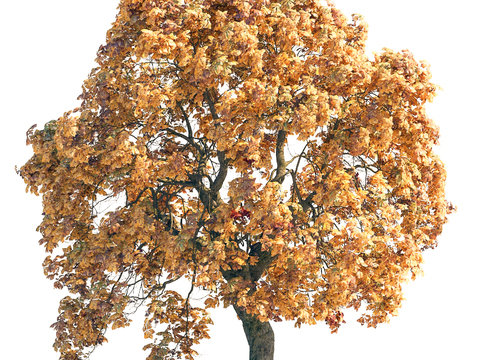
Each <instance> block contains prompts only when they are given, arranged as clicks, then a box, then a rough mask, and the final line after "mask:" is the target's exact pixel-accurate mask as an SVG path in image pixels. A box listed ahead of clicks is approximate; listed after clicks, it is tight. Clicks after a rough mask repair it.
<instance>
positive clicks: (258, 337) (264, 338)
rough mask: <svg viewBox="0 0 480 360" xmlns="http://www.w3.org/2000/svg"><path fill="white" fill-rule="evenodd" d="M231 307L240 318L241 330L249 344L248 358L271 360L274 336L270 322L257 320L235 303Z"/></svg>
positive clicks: (252, 359)
mask: <svg viewBox="0 0 480 360" xmlns="http://www.w3.org/2000/svg"><path fill="white" fill-rule="evenodd" d="M233 308H234V309H235V312H236V313H237V315H238V317H239V318H240V320H242V325H243V330H244V331H245V335H246V336H247V341H248V345H249V346H250V357H249V359H250V360H273V352H274V344H275V336H274V333H273V329H272V327H271V326H270V323H269V322H268V321H267V322H262V321H260V320H258V319H257V317H256V316H253V315H251V314H247V312H246V311H245V310H243V309H241V308H239V307H238V306H236V305H234V306H233Z"/></svg>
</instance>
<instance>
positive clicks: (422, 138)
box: [19, 0, 454, 360]
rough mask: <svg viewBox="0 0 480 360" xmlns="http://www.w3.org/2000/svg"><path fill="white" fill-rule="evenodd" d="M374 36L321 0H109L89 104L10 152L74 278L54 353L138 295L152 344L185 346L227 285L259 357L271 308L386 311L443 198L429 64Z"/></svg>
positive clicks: (286, 315) (322, 313)
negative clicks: (196, 296) (371, 44)
mask: <svg viewBox="0 0 480 360" xmlns="http://www.w3.org/2000/svg"><path fill="white" fill-rule="evenodd" d="M366 39H367V26H366V24H365V23H364V21H363V20H362V18H361V16H359V15H354V16H353V18H352V20H351V21H350V22H349V21H348V20H347V19H346V18H345V16H344V15H343V14H342V13H341V12H340V11H339V10H338V9H336V8H335V7H334V5H333V4H332V3H327V4H326V5H322V4H321V3H320V2H319V1H315V0H311V1H308V0H296V1H295V0H283V1H280V2H275V1H268V0H264V1H259V0H250V1H248V2H244V1H237V0H230V1H217V0H202V1H200V0H190V1H189V0H185V1H180V0H170V1H164V0H162V1H156V0H122V1H121V2H120V5H119V14H118V16H117V18H116V21H115V22H114V24H113V27H112V28H111V30H109V32H108V33H107V41H106V44H105V45H103V46H101V47H100V49H99V51H98V57H97V63H98V65H99V66H98V67H97V68H94V69H93V70H92V72H91V74H90V75H89V77H88V79H87V80H86V81H85V83H84V85H83V91H82V94H81V95H80V99H81V100H82V104H81V106H80V107H79V108H77V109H75V110H74V111H73V112H67V113H65V114H64V115H63V116H62V117H60V118H59V119H57V120H54V121H50V122H49V123H47V124H46V125H45V127H44V129H43V130H35V129H34V127H32V128H31V129H30V130H29V131H28V133H27V144H31V145H33V149H34V155H33V157H32V158H31V159H30V160H29V161H28V162H27V163H26V164H25V165H24V166H23V167H22V168H21V169H20V170H19V174H20V175H21V176H22V178H23V179H24V181H25V182H26V184H27V191H28V190H29V191H31V192H33V193H35V194H36V195H39V194H42V197H43V206H44V219H43V221H42V223H41V224H40V226H39V228H38V230H39V231H40V232H41V234H42V239H41V241H40V243H41V244H42V245H44V246H45V249H46V250H47V251H48V252H49V253H50V255H48V256H47V258H46V259H45V261H44V264H43V265H44V270H45V274H46V276H47V277H48V278H49V279H52V280H54V281H55V282H54V284H55V287H57V288H65V287H66V288H67V289H68V290H69V291H70V292H71V293H72V296H67V297H65V298H64V299H63V300H62V301H61V303H60V307H59V312H60V315H59V316H58V319H57V321H56V322H55V323H54V324H53V327H54V328H55V330H56V341H55V343H54V347H55V349H56V350H57V351H59V352H60V353H61V359H65V360H67V359H68V360H70V359H81V358H85V357H87V356H88V354H89V353H90V352H91V351H92V349H94V348H95V347H96V346H97V345H100V344H102V343H103V342H105V341H106V337H105V332H106V330H107V328H109V327H111V328H113V329H115V328H119V327H125V326H128V325H129V322H130V319H129V314H130V313H131V312H132V311H135V309H136V308H138V307H139V306H140V305H142V304H146V306H147V312H146V318H145V323H144V333H145V337H146V338H151V339H152V343H151V344H149V345H147V346H146V347H145V348H146V349H149V350H150V355H149V356H148V359H151V360H153V359H173V358H176V357H177V356H179V357H181V356H184V357H185V358H187V359H193V357H194V355H195V354H196V352H195V350H194V348H193V345H194V344H196V343H198V342H199V341H200V340H201V339H203V338H206V337H208V325H209V324H211V320H210V318H209V316H208V312H207V309H208V308H214V307H217V306H219V305H220V304H222V303H223V305H224V306H232V307H233V308H234V309H235V311H236V313H237V315H238V317H239V319H240V320H241V321H242V325H243V328H244V331H245V334H246V337H247V340H248V343H249V346H250V359H252V360H253V359H255V360H267V359H273V351H274V334H273V330H272V328H271V326H270V323H269V321H272V320H273V321H281V320H292V321H295V325H296V326H298V327H300V326H301V325H302V324H315V323H317V322H326V323H327V324H328V325H329V326H330V328H331V329H332V331H333V332H335V331H337V330H338V328H339V326H340V325H341V323H342V322H344V321H343V313H342V310H343V309H344V308H347V307H353V308H355V309H356V310H359V309H360V307H361V306H362V304H363V305H364V306H365V313H364V314H362V315H361V317H360V318H359V321H360V322H361V323H362V324H366V325H367V326H374V327H375V326H376V325H377V324H379V323H383V322H386V321H388V319H389V317H390V316H392V315H395V314H396V312H397V309H398V308H399V307H400V305H401V301H402V292H401V285H402V283H404V282H405V281H407V280H408V279H409V278H410V277H411V278H413V279H415V277H416V275H417V274H419V273H421V269H420V264H421V263H422V251H424V250H425V249H428V248H434V247H435V246H436V244H437V238H438V236H439V235H440V233H441V231H442V227H443V225H444V223H445V222H446V220H447V214H448V213H449V212H451V211H453V210H454V208H453V206H452V205H451V204H450V203H448V202H447V201H446V200H445V191H444V187H445V178H446V172H445V169H444V166H443V163H442V162H441V160H440V159H439V158H438V157H437V156H436V155H435V154H434V152H433V150H432V147H433V145H435V144H436V143H437V141H438V137H439V130H438V127H437V126H436V125H435V123H434V122H433V121H432V120H431V119H430V118H429V117H428V116H427V115H426V113H425V103H426V102H427V101H431V100H432V99H433V97H434V95H435V91H436V86H435V85H434V84H432V83H431V81H430V80H431V75H430V71H429V68H428V65H427V64H426V63H423V62H421V63H418V62H417V61H415V59H414V58H413V56H412V55H411V54H410V53H409V52H408V51H403V52H401V53H396V52H393V51H391V50H388V49H384V51H383V52H382V53H381V54H375V58H374V59H369V58H368V57H367V55H366V54H365V41H366ZM290 145H292V146H290ZM293 145H294V146H293ZM295 149H298V151H296V152H295V153H294V154H291V153H290V151H295ZM108 204H110V205H112V204H113V205H112V206H115V207H114V208H113V207H112V206H111V207H110V208H107V207H106V205H108ZM181 279H187V280H188V281H189V286H188V288H187V289H186V291H185V293H184V294H181V291H179V290H177V288H176V287H174V286H175V283H178V281H180V280H181ZM196 289H200V290H201V291H203V292H205V294H206V298H205V300H204V301H203V303H202V304H198V302H195V301H193V300H192V296H191V295H192V293H193V292H194V291H196ZM157 325H158V326H157Z"/></svg>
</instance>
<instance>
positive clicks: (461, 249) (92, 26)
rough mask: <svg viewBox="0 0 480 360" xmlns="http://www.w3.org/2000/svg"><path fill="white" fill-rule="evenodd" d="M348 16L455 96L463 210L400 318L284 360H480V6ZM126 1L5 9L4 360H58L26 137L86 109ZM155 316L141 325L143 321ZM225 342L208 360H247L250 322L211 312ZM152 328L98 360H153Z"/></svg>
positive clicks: (445, 100)
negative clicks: (99, 56)
mask: <svg viewBox="0 0 480 360" xmlns="http://www.w3.org/2000/svg"><path fill="white" fill-rule="evenodd" d="M336 4H337V7H338V8H340V9H341V10H342V11H343V12H344V13H345V14H346V15H347V16H349V15H350V14H352V13H359V14H362V15H364V16H365V18H366V21H367V22H368V23H369V28H370V31H369V42H368V51H369V52H371V51H380V50H381V48H382V47H388V48H391V49H393V50H396V51H400V50H402V49H409V50H411V51H412V52H413V54H414V55H415V57H416V59H418V60H427V61H428V62H429V63H430V64H431V65H432V72H433V74H434V82H435V83H437V84H439V85H440V86H441V87H442V88H443V89H444V91H442V92H440V94H439V96H438V97H437V98H436V99H435V101H434V103H433V104H431V105H429V107H428V112H429V115H430V116H431V117H432V118H433V119H434V120H435V121H436V122H437V123H438V124H439V125H440V127H441V134H442V137H441V146H440V147H439V148H438V149H437V151H438V152H439V153H440V154H441V158H442V159H443V161H444V162H445V163H446V166H447V171H448V180H447V195H448V198H449V200H451V201H453V202H454V203H455V204H456V205H457V206H458V212H457V213H456V214H454V215H452V216H451V217H450V219H451V220H450V223H449V224H447V225H446V227H445V231H444V233H443V235H442V236H441V238H440V245H439V247H438V248H437V249H435V250H433V251H432V250H430V251H428V252H426V253H425V261H426V263H425V265H424V267H423V269H424V270H425V274H426V275H425V276H424V277H421V278H419V279H417V280H416V281H415V282H411V283H409V284H408V285H406V286H405V288H404V289H405V296H406V298H407V301H405V302H404V305H403V307H402V308H401V309H400V312H399V316H398V317H395V318H393V319H392V321H391V322H390V324H384V325H380V326H379V327H378V328H377V329H367V328H365V327H362V326H360V325H359V324H358V323H356V321H355V320H356V318H357V317H356V314H355V313H354V312H347V313H346V320H347V324H344V325H343V326H342V327H341V328H340V331H339V333H338V334H333V335H331V334H330V332H329V330H328V327H327V326H326V325H324V324H319V325H316V326H313V327H308V326H307V327H303V328H302V329H300V330H299V329H294V328H293V324H292V323H279V324H277V323H275V324H274V325H273V326H274V330H275V335H276V345H275V346H276V355H275V359H276V360H286V359H291V358H292V357H293V358H295V357H297V358H302V359H331V358H333V357H335V358H337V359H348V358H356V359H369V360H380V359H385V358H388V359H391V360H395V359H406V358H408V359H414V360H415V359H422V358H429V359H434V358H436V359H480V351H479V350H478V344H477V341H478V340H479V335H480V331H479V329H478V326H479V323H480V315H479V310H478V302H479V299H478V295H479V291H478V286H479V285H480V284H479V277H478V275H479V270H478V268H479V267H478V266H479V265H478V264H479V251H480V245H479V243H480V235H479V230H478V229H476V227H477V226H478V224H479V219H478V216H479V215H480V211H479V210H478V206H479V204H480V196H479V187H480V181H479V180H480V179H479V176H480V171H478V168H479V166H478V163H477V161H478V158H479V156H480V155H479V151H478V145H479V144H480V140H479V139H478V136H479V135H480V133H479V132H480V126H479V123H480V116H479V113H478V110H477V108H478V106H479V104H480V101H479V100H478V96H479V94H480V92H479V89H478V87H479V84H480V76H479V60H478V53H477V51H478V45H479V44H480V41H479V37H480V31H479V28H478V16H479V10H480V6H479V5H477V1H475V0H457V1H454V2H452V1H443V0H439V1H430V0H403V1H387V0H363V1H358V0H357V1H355V0H337V1H336ZM116 6H117V0H83V1H71V0H58V1H56V0H42V1H38V0H24V1H18V0H17V1H5V2H3V3H2V5H1V11H0V12H1V14H2V16H1V21H0V34H1V39H2V41H1V48H0V49H1V59H0V63H1V67H0V68H1V69H2V76H1V88H0V92H1V94H0V95H1V96H0V104H1V107H0V111H1V113H0V114H1V115H0V116H1V119H2V124H3V125H4V128H3V129H4V131H3V134H4V135H3V141H2V142H1V143H0V146H1V154H2V176H1V179H0V181H1V189H2V198H3V206H2V207H1V214H2V216H1V217H0V219H1V222H2V223H1V225H2V232H1V235H0V236H1V238H2V252H1V254H2V261H0V267H1V268H0V274H1V275H2V281H1V297H0V301H1V308H0V309H1V310H2V312H3V314H2V333H3V336H2V338H1V344H2V346H1V347H0V357H1V358H3V359H7V358H8V359H41V360H43V359H57V358H58V354H56V353H55V352H54V351H53V349H52V347H51V345H52V343H53V340H54V332H53V330H52V329H50V328H49V326H50V324H52V323H53V322H54V321H55V319H56V316H57V308H58V301H59V300H60V299H61V298H62V297H63V296H64V295H65V294H64V293H62V292H61V291H58V290H54V289H53V283H52V282H50V281H48V280H46V278H45V277H44V275H43V270H42V266H41V263H42V261H43V259H44V257H45V253H44V251H43V248H41V247H40V246H38V243H37V241H38V240H39V239H40V235H39V234H38V233H37V232H35V228H36V227H37V226H38V224H39V223H40V222H41V215H40V214H41V213H42V209H41V200H40V198H37V197H35V196H33V195H31V194H25V191H24V189H25V185H24V184H23V181H22V179H21V178H20V177H19V176H17V175H16V174H15V172H14V166H15V165H18V166H21V165H23V163H25V161H27V160H28V158H29V157H30V156H31V155H32V152H31V148H27V147H26V146H25V132H26V130H27V129H28V128H29V127H30V126H31V125H33V124H35V123H37V124H38V126H39V127H40V128H42V127H43V124H44V123H45V122H47V121H49V120H52V119H56V118H58V117H59V116H61V115H62V114H63V112H64V111H67V110H69V109H72V108H74V107H76V106H78V105H79V104H78V102H77V101H76V98H77V96H78V95H79V94H80V92H81V84H82V81H83V80H84V79H85V78H86V77H87V75H88V73H89V72H90V69H91V68H92V67H94V66H95V63H94V62H93V61H94V59H95V53H96V51H97V49H98V47H99V46H100V45H101V44H102V43H104V41H105V33H106V31H107V30H108V28H109V27H110V24H111V22H112V21H113V20H114V18H115V14H116ZM140 315H142V314H140ZM212 317H213V319H214V321H215V324H216V325H215V326H213V327H212V329H211V337H212V339H210V340H206V341H205V342H204V343H203V344H202V345H201V346H200V347H198V350H199V351H200V352H201V354H202V355H201V356H200V359H208V360H220V359H225V358H228V359H233V360H236V359H242V360H246V359H247V358H248V345H247V342H246V339H245V337H244V334H243V330H242V327H241V323H240V321H238V320H237V319H236V317H235V315H234V312H233V311H232V310H231V309H218V310H216V311H214V312H213V313H212ZM141 327H142V320H141V317H140V318H139V319H138V321H135V322H134V323H133V325H132V326H131V327H130V328H128V329H119V330H115V331H110V332H109V333H107V337H108V338H109V343H108V344H106V345H105V346H103V347H101V348H99V349H97V350H96V352H95V353H94V354H93V355H92V357H91V359H93V360H100V359H110V358H114V359H117V360H123V359H129V360H130V359H143V358H145V357H146V355H147V354H146V353H144V352H143V351H142V350H141V348H142V346H143V345H144V344H145V340H144V339H143V334H142V331H141Z"/></svg>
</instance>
